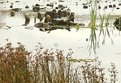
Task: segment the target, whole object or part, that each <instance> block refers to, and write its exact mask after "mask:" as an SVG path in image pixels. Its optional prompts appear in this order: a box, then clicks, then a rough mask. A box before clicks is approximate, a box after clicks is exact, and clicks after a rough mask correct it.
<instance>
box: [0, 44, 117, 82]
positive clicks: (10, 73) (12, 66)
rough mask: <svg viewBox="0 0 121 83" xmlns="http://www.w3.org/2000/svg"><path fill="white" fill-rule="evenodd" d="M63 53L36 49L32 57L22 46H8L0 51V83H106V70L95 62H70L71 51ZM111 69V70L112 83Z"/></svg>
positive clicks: (113, 74) (114, 78) (0, 48)
mask: <svg viewBox="0 0 121 83" xmlns="http://www.w3.org/2000/svg"><path fill="white" fill-rule="evenodd" d="M63 52H64V51H62V50H58V49H56V50H51V49H40V48H38V49H36V53H35V54H34V53H32V52H28V51H27V50H26V49H25V47H24V45H22V44H21V43H18V46H17V47H13V46H12V44H11V43H10V42H8V43H7V44H6V45H5V46H1V47H0V83H106V81H107V80H106V76H105V73H106V72H105V71H104V70H105V69H104V68H103V66H101V63H100V62H98V61H97V60H96V59H95V60H91V59H87V60H84V59H80V60H78V59H72V54H73V52H72V51H70V52H68V54H67V55H64V53H63ZM114 66H115V65H113V70H112V69H111V68H110V72H111V79H112V80H113V81H115V80H116V78H117V77H116V75H117V73H116V67H115V68H114ZM112 72H115V73H112ZM112 80H111V81H110V82H108V83H112Z"/></svg>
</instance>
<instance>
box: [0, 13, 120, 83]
mask: <svg viewBox="0 0 121 83" xmlns="http://www.w3.org/2000/svg"><path fill="white" fill-rule="evenodd" d="M0 19H1V20H0V21H1V23H3V24H4V25H3V27H1V28H0V45H1V46H3V45H5V43H6V39H9V41H11V42H12V43H13V45H16V42H21V43H22V44H24V45H25V47H26V48H27V49H28V50H30V51H33V50H34V49H35V48H36V46H37V45H38V43H41V45H42V46H43V47H44V48H45V49H51V48H54V49H62V50H64V51H65V53H66V52H68V50H69V49H72V50H73V52H74V54H73V57H74V58H82V59H84V58H95V57H99V60H101V61H102V64H103V66H104V67H105V68H109V66H110V63H111V62H112V63H115V64H116V67H117V70H118V72H119V73H118V83H120V82H121V79H120V77H121V65H120V63H121V62H120V58H121V50H120V49H121V44H120V41H121V33H120V31H118V30H117V29H115V28H113V27H109V28H108V31H109V34H110V35H109V34H107V29H104V34H102V33H101V35H100V36H99V34H100V29H97V30H95V32H96V36H97V39H96V40H97V41H96V42H95V43H98V44H96V46H97V48H96V49H95V50H96V53H94V51H93V49H92V48H91V49H90V50H89V47H90V46H91V41H90V38H92V36H90V35H91V29H90V28H80V29H79V30H78V31H77V30H76V29H75V28H73V29H71V31H68V30H61V29H58V30H53V31H50V32H42V31H39V29H38V28H35V27H34V26H33V25H34V17H33V16H31V22H30V24H29V26H28V27H25V26H22V24H24V17H23V15H22V14H20V13H18V14H17V15H16V16H15V17H10V15H9V13H1V14H0ZM81 20H82V19H81ZM85 21H86V22H87V24H88V20H87V19H85V20H82V22H85ZM37 22H38V20H37ZM7 26H9V27H10V28H8V27H7ZM94 45H95V44H94ZM90 52H91V54H90Z"/></svg>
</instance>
